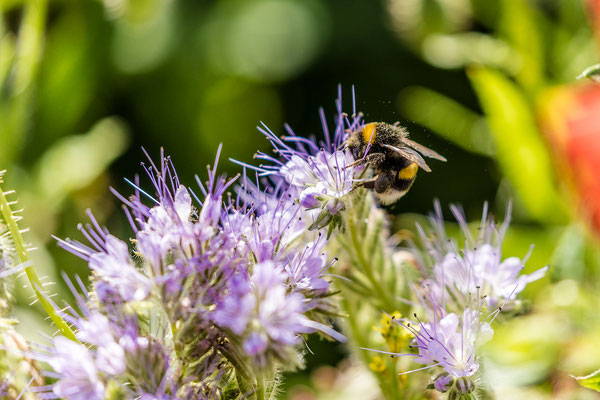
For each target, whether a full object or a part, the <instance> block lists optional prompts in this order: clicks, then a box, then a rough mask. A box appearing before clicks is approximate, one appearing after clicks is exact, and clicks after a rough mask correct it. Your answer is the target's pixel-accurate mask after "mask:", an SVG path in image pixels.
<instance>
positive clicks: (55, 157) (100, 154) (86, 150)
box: [36, 118, 129, 207]
mask: <svg viewBox="0 0 600 400" xmlns="http://www.w3.org/2000/svg"><path fill="white" fill-rule="evenodd" d="M128 141H129V140H128V134H127V129H126V127H125V125H124V123H123V122H121V121H120V120H119V119H117V118H104V119H102V120H100V121H99V122H97V123H96V124H95V125H94V126H93V127H92V129H91V130H90V131H89V132H88V133H86V134H83V135H74V136H69V137H66V138H64V139H62V140H59V141H57V142H56V143H55V144H54V145H53V146H52V147H51V148H50V149H48V150H47V151H46V153H44V155H43V156H42V158H41V159H40V161H39V162H38V164H37V165H36V181H37V187H38V190H39V196H40V197H41V198H43V199H44V201H45V202H46V204H47V206H50V207H57V206H58V205H60V204H61V203H62V201H63V200H64V199H65V198H66V197H67V196H68V195H69V194H70V193H72V192H74V191H76V190H79V189H81V188H84V187H86V186H87V185H89V184H90V183H92V182H93V181H94V180H95V179H96V178H97V177H98V176H100V175H101V174H102V173H103V172H104V171H105V170H106V168H107V167H108V166H109V165H110V164H111V163H112V162H113V160H115V159H116V158H117V157H118V156H120V155H121V154H123V152H124V151H125V150H126V149H127V145H128ZM75 165H76V166H77V168H73V167H74V166H75Z"/></svg>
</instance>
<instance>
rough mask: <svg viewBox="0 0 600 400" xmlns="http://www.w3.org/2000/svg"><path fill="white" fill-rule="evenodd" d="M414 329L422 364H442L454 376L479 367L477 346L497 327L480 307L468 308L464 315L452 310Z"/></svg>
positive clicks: (487, 338)
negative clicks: (490, 323) (483, 319)
mask: <svg viewBox="0 0 600 400" xmlns="http://www.w3.org/2000/svg"><path fill="white" fill-rule="evenodd" d="M418 326H419V328H418V330H417V329H416V328H409V329H410V330H411V332H413V333H414V335H415V339H416V347H417V348H418V350H419V353H418V356H417V357H416V358H415V359H414V361H415V362H417V363H420V364H427V365H430V366H438V365H439V366H440V367H442V368H443V369H444V371H446V372H447V373H449V374H450V375H452V376H454V377H462V376H471V375H473V374H474V373H475V372H477V370H478V369H479V363H478V361H477V355H476V348H477V346H478V345H480V344H482V343H484V342H486V341H487V340H489V339H490V338H491V337H492V336H493V333H494V331H493V330H492V328H491V327H490V325H489V323H488V322H485V321H480V312H479V310H471V309H469V308H467V309H465V310H464V312H463V314H462V315H460V316H459V315H456V314H454V313H450V314H448V315H446V316H444V317H443V318H442V319H440V320H439V321H436V322H432V323H419V324H418Z"/></svg>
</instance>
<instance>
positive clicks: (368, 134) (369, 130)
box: [362, 122, 377, 143]
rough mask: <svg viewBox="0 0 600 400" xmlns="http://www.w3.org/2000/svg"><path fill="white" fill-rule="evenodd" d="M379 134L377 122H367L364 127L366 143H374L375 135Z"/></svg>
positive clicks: (363, 132) (363, 133) (363, 134)
mask: <svg viewBox="0 0 600 400" xmlns="http://www.w3.org/2000/svg"><path fill="white" fill-rule="evenodd" d="M376 134H377V132H376V129H375V123H373V122H372V123H370V124H366V125H365V127H364V128H362V136H363V139H364V140H365V143H369V142H371V143H373V141H374V140H375V135H376Z"/></svg>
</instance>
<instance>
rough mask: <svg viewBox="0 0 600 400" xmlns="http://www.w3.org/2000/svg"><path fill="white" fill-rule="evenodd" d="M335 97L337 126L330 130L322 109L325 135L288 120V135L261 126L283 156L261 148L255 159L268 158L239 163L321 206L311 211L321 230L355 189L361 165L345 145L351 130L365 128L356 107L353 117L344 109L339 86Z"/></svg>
mask: <svg viewBox="0 0 600 400" xmlns="http://www.w3.org/2000/svg"><path fill="white" fill-rule="evenodd" d="M338 95H339V97H338V100H337V101H336V108H337V114H336V116H335V118H334V124H335V128H334V130H333V133H332V134H331V133H330V131H329V127H328V124H327V121H326V118H325V113H324V111H323V109H320V110H319V113H320V116H321V124H322V128H323V139H324V140H322V141H317V140H316V139H315V138H314V137H313V138H304V137H300V136H297V135H296V134H295V133H294V132H293V130H292V129H291V128H290V127H289V126H288V125H286V126H285V129H286V131H287V133H288V135H287V136H284V137H281V138H280V137H279V136H278V135H276V134H275V133H273V131H271V130H270V129H269V128H267V127H266V126H265V125H264V124H263V126H262V127H259V128H258V129H259V131H260V132H261V133H262V134H263V135H265V136H266V137H267V139H268V140H269V141H270V142H271V144H272V146H273V149H274V152H276V153H277V154H278V156H279V157H280V158H275V157H272V156H270V155H268V154H265V153H262V152H259V153H258V154H257V155H256V158H258V159H261V160H264V161H267V163H268V164H262V165H260V166H259V167H256V166H252V165H247V164H244V163H239V164H241V165H244V166H246V167H248V168H251V169H254V170H256V171H257V172H258V174H259V176H268V177H270V178H271V180H272V182H273V183H274V184H275V185H280V186H281V185H283V186H285V188H286V190H287V193H288V194H290V195H291V196H293V199H294V200H295V201H296V202H297V203H298V204H300V205H301V206H302V208H303V209H304V210H316V211H320V212H317V213H316V214H314V215H313V223H312V224H311V225H310V229H321V228H323V227H325V226H327V225H328V224H329V223H330V222H332V221H336V219H335V218H333V217H337V216H339V215H340V213H341V211H342V210H344V209H345V207H346V196H347V195H348V194H349V193H350V192H351V191H352V189H353V187H354V184H355V183H356V182H357V180H358V179H359V178H358V177H357V175H358V174H359V173H361V172H362V171H363V170H364V168H363V167H354V166H352V165H351V164H352V163H353V162H354V158H353V156H352V154H351V153H350V151H348V150H343V149H342V148H343V143H344V142H345V140H346V139H347V137H348V134H349V132H352V131H355V130H357V129H360V127H362V125H363V122H362V116H361V114H357V113H356V110H355V106H354V91H353V113H352V116H351V118H348V115H347V114H345V113H344V112H343V111H342V105H341V88H340V89H339V93H338Z"/></svg>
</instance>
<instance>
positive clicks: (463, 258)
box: [419, 203, 548, 308]
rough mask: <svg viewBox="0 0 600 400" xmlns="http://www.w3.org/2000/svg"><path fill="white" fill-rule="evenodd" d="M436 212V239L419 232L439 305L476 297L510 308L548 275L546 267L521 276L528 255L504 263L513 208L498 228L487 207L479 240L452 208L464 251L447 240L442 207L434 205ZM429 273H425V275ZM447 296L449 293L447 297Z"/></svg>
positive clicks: (429, 282)
mask: <svg viewBox="0 0 600 400" xmlns="http://www.w3.org/2000/svg"><path fill="white" fill-rule="evenodd" d="M435 210H436V212H435V214H434V216H433V217H431V218H430V221H431V224H432V226H433V228H434V231H435V236H432V237H431V238H430V237H429V236H428V235H426V234H425V232H424V230H423V229H422V228H421V227H419V231H420V233H421V238H422V240H423V242H424V243H425V245H426V247H427V250H428V253H429V254H430V256H431V258H430V261H429V262H430V263H431V264H432V269H433V276H432V277H431V278H429V281H428V287H429V289H431V290H434V291H435V292H436V293H437V294H436V296H438V298H439V303H445V301H446V300H449V299H450V298H452V297H454V298H456V299H458V300H459V301H461V302H462V301H465V300H466V301H468V300H469V298H470V297H472V296H477V297H479V298H484V302H485V305H487V306H488V307H489V308H495V307H498V306H504V307H510V306H512V305H513V301H514V300H515V299H516V297H517V294H518V293H520V292H521V291H522V290H523V289H524V288H525V286H526V285H527V284H528V283H531V282H533V281H536V280H538V279H540V278H542V277H543V276H544V275H545V274H546V272H547V271H548V267H547V266H546V267H543V268H540V269H538V270H537V271H535V272H533V273H531V274H529V275H520V272H521V271H522V270H523V268H524V266H525V262H526V261H527V258H528V257H529V255H527V256H526V257H525V258H524V259H523V260H521V259H519V258H517V257H509V258H506V259H504V260H502V241H503V239H504V235H505V233H506V231H507V229H508V225H509V223H510V210H511V207H510V205H509V206H508V208H507V211H506V217H505V219H504V223H503V224H502V225H501V226H500V227H499V228H498V227H497V226H496V224H495V223H494V222H493V220H492V219H491V218H489V217H488V215H487V204H486V205H485V207H484V211H483V217H482V220H481V224H480V226H479V231H478V236H477V238H473V237H472V236H471V233H470V231H469V228H468V226H467V223H466V220H465V217H464V215H463V213H462V212H461V211H460V210H459V209H458V207H455V206H452V207H451V210H452V213H453V214H454V217H455V218H456V220H457V221H458V223H459V225H460V227H461V230H462V234H463V236H464V238H465V248H464V249H462V250H459V249H458V247H457V245H456V243H455V242H454V241H452V240H449V239H448V238H447V235H446V233H445V227H444V222H443V218H442V213H441V209H440V206H439V203H436V204H435ZM428 273H429V272H427V271H425V274H428ZM444 292H448V295H447V296H445V297H444ZM439 296H441V297H439ZM461 304H462V303H461ZM444 305H445V304H444ZM460 307H461V305H460V304H459V305H458V308H460Z"/></svg>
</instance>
